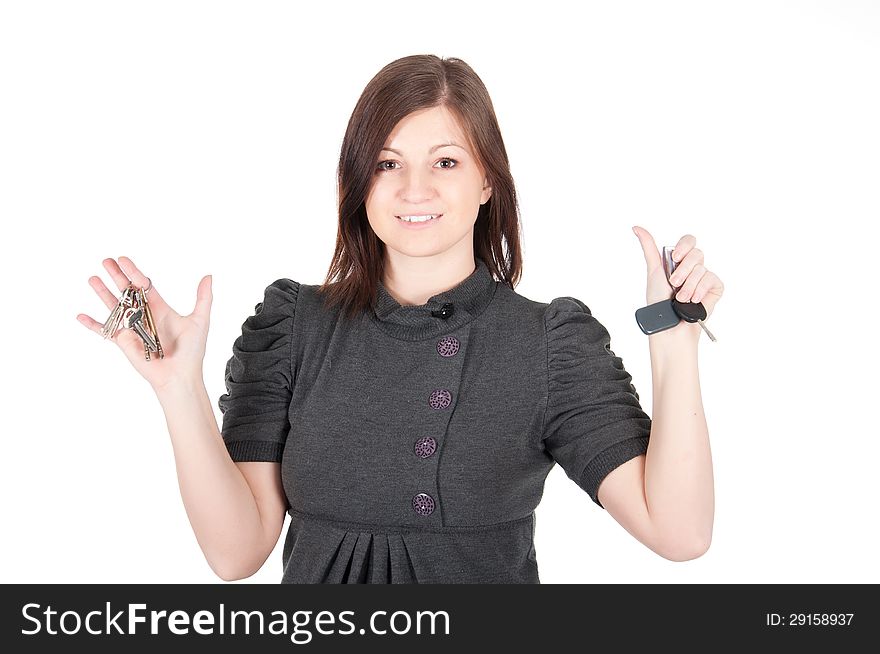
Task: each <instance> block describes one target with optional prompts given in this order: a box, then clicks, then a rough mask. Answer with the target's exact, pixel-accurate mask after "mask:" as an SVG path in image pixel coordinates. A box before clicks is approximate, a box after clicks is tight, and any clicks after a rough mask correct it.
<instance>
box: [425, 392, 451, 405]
mask: <svg viewBox="0 0 880 654" xmlns="http://www.w3.org/2000/svg"><path fill="white" fill-rule="evenodd" d="M430 403H431V408H433V409H445V408H446V407H448V406H449V405H450V404H452V393H450V392H449V391H447V390H445V389H442V388H438V389H437V390H436V391H434V392H433V393H431V400H430Z"/></svg>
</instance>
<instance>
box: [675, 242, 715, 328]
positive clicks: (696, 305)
mask: <svg viewBox="0 0 880 654" xmlns="http://www.w3.org/2000/svg"><path fill="white" fill-rule="evenodd" d="M674 249H675V248H673V247H672V246H669V245H667V246H664V247H663V270H664V271H665V272H666V281H667V282H669V285H670V286H672V308H673V309H674V310H675V313H676V314H678V317H679V318H681V319H682V320H684V321H686V322H695V323H697V324H698V325H699V326H700V327H702V329H703V331H704V332H706V334H707V335H708V336H709V338H711V339H712V340H713V341H717V340H718V339H717V338H715V336H713V335H712V332H710V331H709V328H708V327H706V323H704V322H703V320H704V319H705V318H706V315H707V314H706V307H704V306H703V303H702V302H680V301H678V300H676V299H675V294H676V293H678V290H679V289H680V288H681V286H675V285H674V284H673V283H672V280H671V279H670V277H672V273H674V272H675V269H676V268H677V267H678V262H676V261H675V260H673V258H672V251H673V250H674Z"/></svg>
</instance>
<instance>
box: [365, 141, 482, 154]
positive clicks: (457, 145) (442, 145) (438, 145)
mask: <svg viewBox="0 0 880 654" xmlns="http://www.w3.org/2000/svg"><path fill="white" fill-rule="evenodd" d="M447 146H452V147H454V148H461V149H462V150H464V151H465V152H467V150H466V149H465V148H464V147H462V146H460V145H459V144H458V143H452V142H449V143H438V144H437V145H435V146H434V147H433V148H431V149H430V150H428V153H431V152H433V151H434V150H437V149H438V148H444V147H447ZM382 150H388V152H393V153H394V154H398V155H400V156H401V157H402V156H403V153H402V152H401V151H400V150H395V149H394V148H382ZM380 152H381V150H380Z"/></svg>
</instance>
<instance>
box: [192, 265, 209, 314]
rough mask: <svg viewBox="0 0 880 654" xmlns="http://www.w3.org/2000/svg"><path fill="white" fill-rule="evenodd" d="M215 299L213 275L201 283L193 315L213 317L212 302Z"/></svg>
mask: <svg viewBox="0 0 880 654" xmlns="http://www.w3.org/2000/svg"><path fill="white" fill-rule="evenodd" d="M213 299H214V280H213V278H212V276H211V275H205V276H204V277H202V280H201V281H200V282H199V287H198V289H197V290H196V306H195V308H194V309H193V313H194V314H196V315H199V316H203V317H204V318H209V317H210V315H211V302H212V300H213Z"/></svg>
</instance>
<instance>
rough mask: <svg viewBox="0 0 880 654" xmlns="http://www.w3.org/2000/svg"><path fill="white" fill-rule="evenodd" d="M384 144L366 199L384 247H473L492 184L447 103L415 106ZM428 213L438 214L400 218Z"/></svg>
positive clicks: (420, 250) (418, 250) (412, 251)
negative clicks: (423, 219) (417, 219)
mask: <svg viewBox="0 0 880 654" xmlns="http://www.w3.org/2000/svg"><path fill="white" fill-rule="evenodd" d="M450 143H454V144H455V145H449V144H450ZM384 145H385V149H383V150H382V151H381V152H380V153H379V160H378V161H377V162H376V167H375V170H374V173H373V183H372V186H371V188H370V192H369V193H368V195H367V199H366V202H365V204H366V210H367V218H368V220H369V222H370V226H371V227H372V228H373V231H374V232H376V235H377V236H378V237H379V239H380V240H381V241H382V242H383V243H385V246H386V248H390V249H392V250H395V251H397V252H399V253H401V254H403V255H407V256H412V257H425V256H431V255H434V254H439V253H441V252H445V251H447V250H449V249H451V248H453V247H455V246H458V247H462V248H467V249H468V251H470V252H473V230H474V223H475V222H476V220H477V213H478V211H479V208H480V205H481V204H485V203H486V202H487V201H488V200H489V196H490V195H491V194H492V189H491V188H489V187H488V182H487V180H486V179H485V175H484V172H483V171H482V170H481V169H480V168H479V167H478V165H477V160H476V159H475V158H474V155H473V153H472V152H471V151H470V149H469V147H468V145H467V142H466V140H465V138H464V132H463V131H462V130H461V128H460V127H459V125H458V123H457V121H456V120H455V118H454V116H453V115H452V114H451V113H450V112H449V111H448V110H447V109H446V108H445V107H431V108H430V109H421V110H418V111H415V112H413V113H411V114H409V115H408V116H406V117H405V118H403V119H402V120H401V121H400V122H399V123H397V125H396V126H395V127H394V129H393V130H392V131H391V134H389V135H388V139H387V140H386V141H385V144H384ZM437 146H440V147H437ZM426 214H430V215H434V216H437V214H441V215H440V216H439V217H435V218H434V219H432V220H429V221H427V222H424V223H406V222H404V221H403V220H402V219H401V218H400V216H421V215H426ZM465 239H466V240H465Z"/></svg>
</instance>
